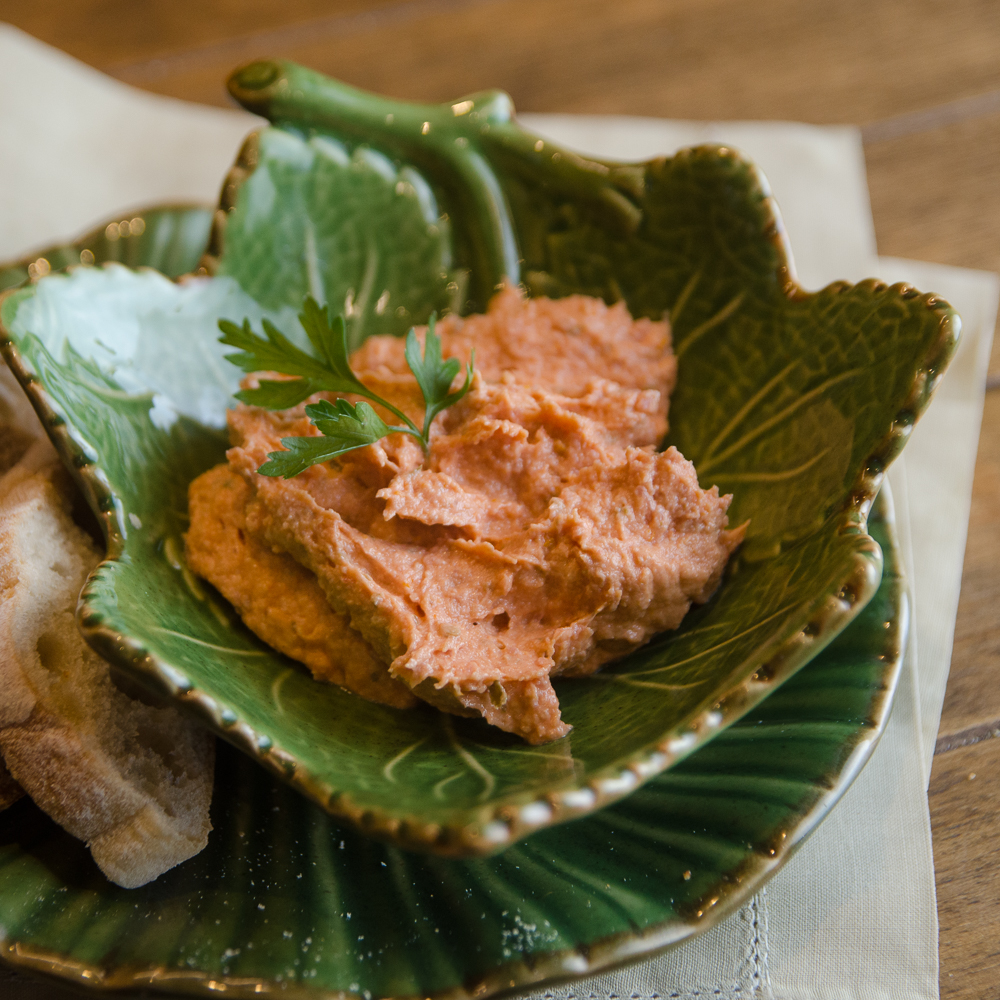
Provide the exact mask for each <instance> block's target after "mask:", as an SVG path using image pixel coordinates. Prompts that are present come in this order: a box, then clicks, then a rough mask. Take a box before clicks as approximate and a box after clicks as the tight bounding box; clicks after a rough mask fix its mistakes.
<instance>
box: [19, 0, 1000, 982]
mask: <svg viewBox="0 0 1000 1000" xmlns="http://www.w3.org/2000/svg"><path fill="white" fill-rule="evenodd" d="M0 16H2V17H4V18H5V19H6V20H8V21H10V22H12V23H13V24H15V25H17V26H19V27H21V28H23V29H24V30H25V31H28V32H30V33H31V34H33V35H35V36H36V37H38V38H40V39H42V40H44V41H46V42H49V43H51V44H52V45H55V46H58V47H59V48H61V49H64V50H65V51H67V52H69V53H70V54H72V55H74V56H76V57H78V58H79V59H82V60H84V61H85V62H88V63H90V64H91V65H93V66H95V67H97V68H98V69H101V70H103V71H104V72H106V73H109V74H111V75H112V76H116V77H118V78H119V79H121V80H124V81H127V82H128V83H131V84H134V85H136V86H138V87H143V88H146V89H148V90H152V91H156V92H158V93H161V94H170V95H173V96H176V97H183V98H187V99H189V100H193V101H201V102H205V103H209V104H226V103H227V98H226V94H225V91H224V89H223V83H222V81H223V80H224V79H225V77H226V75H227V73H228V71H229V70H231V69H232V68H233V67H234V66H236V65H238V64H240V63H242V62H247V61H249V60H251V59H253V58H255V57H257V56H263V55H274V56H282V57H288V58H292V59H296V60H298V61H300V62H303V63H307V64H309V65H311V66H313V67H315V68H316V69H319V70H321V71H323V72H326V73H329V74H331V75H334V76H337V77H340V78H341V79H343V80H346V81H348V82H350V83H353V84H355V85H357V86H359V87H364V88H367V89H371V90H376V91H381V92H383V93H386V94H390V95H393V96H396V97H403V98H412V99H419V100H427V101H440V100H446V99H450V98H454V97H457V96H459V95H461V94H465V93H469V92H472V91H476V90H481V89H484V88H487V87H502V88H504V89H505V90H507V91H508V92H509V93H510V94H511V95H512V96H513V98H514V102H515V104H516V106H517V107H518V108H519V109H520V110H522V111H567V112H590V113H607V114H615V113H617V114H638V115H655V116H661V117H667V118H692V119H720V118H721V119H734V118H756V119H795V120H800V121H806V122H815V123H820V124H831V123H849V124H858V125H860V126H861V127H862V129H863V135H864V140H865V155H866V158H867V163H868V175H869V182H870V186H871V199H872V209H873V211H874V215H875V227H876V232H877V236H878V245H879V251H880V252H881V253H883V254H888V255H895V256H901V257H911V258H917V259H921V260H929V261H938V262H942V263H947V264H955V265H960V266H963V267H976V268H986V269H989V270H993V271H1000V167H998V164H1000V3H998V2H997V0H948V2H944V0H911V2H909V3H906V2H904V0H875V2H874V3H873V2H871V0H835V2H830V0H756V2H754V3H748V2H747V0H673V2H667V0H614V2H608V0H381V2H380V0H280V2H279V0H217V2H215V3H207V2H205V0H144V2H143V3H142V4H141V5H139V4H135V3H134V2H132V0H68V2H63V3H60V4H56V3H51V2H49V3H46V2H44V0H41V2H40V0H5V2H4V4H3V10H2V14H0ZM991 376H992V378H991V385H993V384H995V385H996V387H997V389H1000V346H998V347H997V348H995V349H994V354H993V360H992V363H991ZM998 609H1000V391H992V392H990V393H988V394H987V399H986V412H985V415H984V418H983V431H982V437H981V440H980V444H979V456H978V463H977V466H976V480H975V490H974V494H973V502H972V517H971V520H970V524H969V544H968V549H967V551H966V559H965V573H964V576H963V580H962V597H961V604H960V606H959V612H958V623H957V627H956V633H955V652H954V657H953V661H952V671H951V679H950V681H949V684H948V693H947V697H946V699H945V704H944V714H943V717H942V720H941V731H940V736H939V738H938V744H937V755H936V757H935V762H934V771H933V776H932V779H931V789H930V805H931V815H932V822H933V830H934V857H935V863H936V867H937V890H938V908H939V914H940V922H941V992H942V995H943V996H945V997H949V998H952V997H953V998H959V997H961V998H966V997H967V998H969V1000H973V998H975V1000H989V998H1000V907H998V906H997V905H996V901H997V897H998V896H1000V852H998V851H997V850H996V837H997V833H998V832H1000V739H997V738H995V737H1000V671H998V665H1000V620H998V618H997V611H998ZM44 995H48V994H39V996H40V997H41V996H44Z"/></svg>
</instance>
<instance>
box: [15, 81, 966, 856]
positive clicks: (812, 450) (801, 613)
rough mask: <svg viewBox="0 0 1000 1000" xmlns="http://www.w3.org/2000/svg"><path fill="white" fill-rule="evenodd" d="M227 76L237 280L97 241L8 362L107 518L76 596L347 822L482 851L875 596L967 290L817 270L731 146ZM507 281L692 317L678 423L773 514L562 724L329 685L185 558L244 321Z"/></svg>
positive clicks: (26, 301) (800, 657)
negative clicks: (674, 150) (529, 722)
mask: <svg viewBox="0 0 1000 1000" xmlns="http://www.w3.org/2000/svg"><path fill="white" fill-rule="evenodd" d="M230 87H231V90H232V91H233V93H234V94H235V96H236V97H237V98H238V99H239V100H241V101H242V102H243V103H244V104H245V105H246V106H247V107H249V108H251V109H252V110H254V111H257V112H260V113H262V114H264V115H266V116H267V117H269V118H270V119H271V121H272V122H273V123H274V124H273V125H272V126H271V127H270V128H267V129H264V130H263V131H262V132H260V133H258V134H255V135H254V136H252V137H251V138H250V140H249V141H248V142H247V144H246V145H245V147H244V149H243V151H242V153H241V154H240V157H239V160H238V162H237V164H236V166H235V167H234V169H233V171H232V172H231V173H230V175H229V177H228V179H227V181H226V183H225V186H224V188H223V195H222V202H221V207H220V209H219V210H218V211H217V212H216V215H215V223H214V227H213V233H212V237H211V241H210V246H209V252H208V254H207V255H206V256H205V258H204V261H203V266H204V270H205V271H206V272H208V273H210V274H211V275H212V276H211V277H203V278H200V279H198V278H195V279H192V280H189V281H186V282H182V283H180V284H175V283H172V282H170V281H168V280H166V279H165V278H164V277H163V276H162V275H160V274H158V273H156V272H153V271H142V270H139V271H133V270H130V269H127V268H125V267H121V266H110V267H106V268H78V269H76V270H75V271H72V272H71V273H69V274H68V275H58V276H55V275H54V276H50V277H47V278H42V279H41V280H38V281H37V282H35V283H33V284H31V285H30V286H28V287H25V288H22V289H19V290H15V291H12V292H10V293H8V294H7V296H6V297H5V298H4V300H3V301H2V303H0V323H2V326H0V335H2V337H3V338H4V351H5V355H6V357H7V359H8V362H9V363H10V364H11V367H12V368H14V370H15V371H16V372H17V373H18V375H19V377H20V378H21V379H22V381H23V382H24V384H25V386H26V388H27V390H28V392H29V393H30V394H31V396H32V398H33V400H34V401H35V403H36V406H37V407H38V409H39V411H40V412H41V413H42V415H43V417H44V418H45V419H46V421H47V423H48V426H49V429H50V432H51V433H52V435H53V438H54V440H55V441H56V443H57V446H58V447H59V448H60V449H61V450H62V452H63V455H64V457H65V458H66V459H67V461H68V462H69V464H70V465H71V466H72V467H73V468H74V469H76V471H77V475H78V478H79V481H80V483H81V485H82V487H83V489H84V491H85V493H86V494H87V496H88V498H89V499H90V501H91V503H92V505H93V507H94V509H95V510H96V511H98V512H99V513H100V515H101V517H102V519H103V524H104V526H105V530H106V532H107V537H108V558H107V560H106V561H105V562H104V563H102V565H101V566H100V567H99V568H98V570H97V571H96V572H95V574H94V575H93V577H92V578H91V580H90V582H89V583H88V586H87V587H86V589H85V591H84V593H83V595H82V597H81V607H80V621H81V624H82V626H83V628H84V630H85V631H86V633H87V635H88V638H89V639H90V641H91V642H92V643H93V644H94V645H95V646H96V647H97V648H98V649H99V650H100V651H101V652H102V653H104V655H105V656H107V657H108V658H109V659H111V660H112V661H113V662H115V663H117V664H118V665H119V666H120V667H121V668H122V669H124V670H125V671H127V672H129V673H130V674H131V675H132V676H133V677H135V678H137V679H139V680H141V681H143V682H144V683H146V684H147V685H149V686H151V687H153V688H155V689H157V690H159V691H160V692H161V693H165V694H167V695H169V696H170V697H173V698H175V699H176V700H177V701H179V702H180V703H182V704H184V705H186V706H188V707H189V708H190V709H191V710H193V711H195V712H197V713H199V714H200V715H201V716H202V718H204V719H205V720H206V721H207V722H208V723H209V724H210V725H211V726H213V727H214V728H215V729H216V730H217V731H218V732H219V733H220V734H221V735H223V736H224V737H225V738H226V739H228V740H230V741H231V742H233V743H235V744H236V745H237V746H240V747H241V748H243V749H244V750H246V751H248V752H249V753H251V754H252V755H253V756H255V757H256V758H257V759H258V760H259V761H261V762H262V763H263V764H264V765H266V766H267V767H269V768H271V769H272V770H273V771H274V772H275V773H277V774H279V775H280V776H281V777H283V778H285V779H286V780H288V781H290V782H291V783H292V784H294V785H295V786H296V787H298V788H299V789H300V790H301V791H303V792H305V793H306V794H307V795H308V796H310V797H311V798H313V799H314V800H315V801H317V802H318V803H319V804H321V805H322V806H324V807H325V808H326V809H327V810H329V811H330V812H331V813H333V814H334V815H335V816H339V817H342V818H344V819H347V820H349V821H351V822H353V823H355V824H357V825H358V826H359V827H360V828H361V829H362V830H364V831H366V832H369V833H372V834H375V835H378V836H380V837H383V838H386V839H390V840H392V841H394V842H396V843H398V844H402V845H404V846H408V847H420V848H428V849H431V850H433V851H436V852H439V853H450V854H456V855H462V854H483V853H489V852H491V851H495V850H497V849H499V848H500V847H502V846H504V845H506V844H509V843H510V842H511V841H512V840H514V839H516V838H518V837H520V836H523V835H525V834H527V833H531V832H533V831H536V830H539V829H540V828H542V827H545V826H548V825H551V824H553V823H557V822H560V821H563V820H566V819H572V818H574V817H578V816H581V815H583V814H585V813H588V812H590V811H592V810H594V809H596V808H599V807H601V806H603V805H605V804H607V803H609V802H612V801H614V800H615V799H618V798H620V797H622V796H623V795H626V794H628V793H630V792H632V791H634V790H635V789H636V788H637V787H638V786H639V785H641V784H642V783H643V782H645V781H647V780H648V779H650V778H652V777H653V776H655V775H657V774H659V773H660V772H662V771H664V770H665V769H667V768H668V767H671V766H672V765H673V764H675V763H677V762H678V761H679V760H681V759H682V758H683V757H684V756H686V755H687V754H688V753H690V752H691V751H692V750H694V749H695V748H697V747H698V746H700V745H701V744H702V743H704V742H705V741H706V740H708V739H709V738H711V737H712V736H714V735H716V734H717V733H719V732H720V731H721V730H722V729H724V728H725V727H726V726H727V725H729V724H730V723H732V722H733V721H734V720H736V719H738V718H739V717H740V716H742V715H743V714H744V713H745V712H747V711H748V710H749V709H750V708H752V707H753V706H754V705H755V704H756V703H757V702H759V701H760V700H761V699H762V698H763V697H765V696H766V695H767V694H769V693H771V692H772V691H774V689H775V688H776V687H777V686H778V685H779V684H781V683H782V682H784V681H785V680H786V679H787V678H788V677H789V676H791V674H793V673H794V672H795V671H796V670H798V669H799V668H800V667H801V666H802V665H803V664H805V663H806V662H807V661H808V660H809V659H810V658H812V657H814V656H815V655H816V654H817V653H818V652H819V651H820V650H821V649H822V648H823V647H824V646H825V645H826V644H827V643H829V642H830V641H831V640H832V639H833V638H834V636H835V635H836V634H837V633H838V632H839V631H840V630H841V629H842V628H843V627H844V626H845V625H846V624H847V623H848V622H849V621H850V620H851V619H852V618H853V617H854V616H855V615H856V614H857V613H858V612H859V611H860V609H861V608H862V607H863V606H864V605H865V603H866V602H867V601H868V600H869V598H870V597H871V595H872V594H873V593H874V591H875V588H876V587H877V585H878V581H879V574H880V572H881V553H880V550H879V547H878V545H877V544H876V543H875V541H874V540H873V539H872V538H871V537H870V536H869V534H868V533H867V532H866V519H867V515H868V511H869V507H870V505H871V502H872V500H873V497H874V496H875V493H876V491H877V488H878V485H879V483H880V481H881V478H882V473H883V470H884V468H885V466H886V465H887V463H888V462H889V461H890V460H891V459H892V458H893V456H894V455H895V454H896V452H897V451H898V450H899V448H900V447H902V444H903V442H904V441H905V438H906V435H907V434H908V432H909V430H910V428H911V427H912V425H913V422H914V420H915V419H916V418H917V416H918V415H919V413H920V412H921V410H922V409H923V407H924V406H925V405H926V403H927V401H928V399H929V396H930V393H931V392H932V390H933V386H934V384H935V382H936V380H937V378H938V376H939V375H940V373H941V372H942V370H943V368H944V366H945V365H946V363H947V361H948V358H949V357H950V354H951V352H952V350H953V348H954V345H955V340H956V336H957V331H958V320H957V317H956V315H955V314H954V312H953V311H952V310H951V309H950V308H949V307H948V306H947V304H946V303H943V302H941V301H940V300H939V299H937V298H935V297H934V296H931V295H921V294H919V293H918V292H917V291H916V290H914V289H912V288H909V287H907V286H903V285H898V286H894V287H892V288H888V287H886V286H885V285H884V284H880V283H879V282H877V281H866V282H863V283H861V284H859V285H855V286H850V285H847V284H835V285H831V286H829V287H828V288H826V289H824V290H823V291H821V292H818V293H816V294H806V293H805V292H803V291H802V290H801V289H800V288H799V287H798V286H797V285H796V284H795V281H794V277H793V274H792V268H791V263H790V258H789V254H788V249H787V247H786V244H785V241H784V237H783V234H782V230H781V224H780V220H779V217H778V213H777V209H776V207H775V205H774V203H773V201H772V200H771V198H770V197H769V195H768V192H767V187H766V183H765V182H764V180H763V178H762V177H761V176H760V175H759V174H758V173H757V171H756V170H755V168H754V167H753V166H752V164H750V163H748V162H747V161H746V160H745V159H743V158H742V157H741V156H740V155H739V154H737V153H736V152H734V151H732V150H730V149H727V148H724V147H701V148H697V149H693V150H687V151H684V152H681V153H679V154H677V155H676V156H674V157H672V158H669V159H661V160H654V161H650V162H648V163H644V164H638V165H620V164H610V163H601V162H597V161H594V160H587V159H584V158H581V157H579V156H577V155H575V154H571V153H569V152H567V151H565V150H560V149H558V148H556V147H553V146H551V145H550V144H548V143H546V142H545V141H543V140H542V139H539V138H537V137H536V136H534V135H531V134H529V133H527V132H526V131H525V130H523V129H522V128H521V127H520V126H519V125H518V124H517V123H516V122H514V121H513V120H512V117H511V108H510V104H509V101H508V100H507V98H506V96H505V95H502V94H498V93H489V94H482V95H474V96H472V97H469V98H467V99H465V100H462V101H458V102H455V103H454V104H450V105H442V106H421V105H413V104H404V103H401V102H391V101H386V100H384V99H381V98H377V97H373V96H371V95H367V94H363V93H360V92H358V91H354V90H352V89H350V88H347V87H345V86H343V85H341V84H338V83H336V82H334V81H331V80H328V79H326V78H324V77H322V76H319V75H318V74H315V73H312V72H310V71H308V70H305V69H303V68H301V67H298V66H295V65H293V64H288V63H281V64H278V63H271V62H268V63H257V64H253V65H252V66H250V67H248V68H246V69H244V70H242V71H241V72H239V73H237V74H236V75H235V76H234V78H233V80H232V81H231V83H230ZM108 232H110V230H109V231H108ZM112 235H113V234H112ZM121 238H122V239H124V238H125V237H124V236H123V237H121ZM128 238H129V239H130V238H132V237H131V236H129V237H128ZM143 238H146V236H145V235H144V236H143ZM501 281H512V282H522V283H523V284H524V285H525V286H526V287H527V289H528V291H529V292H530V293H531V294H546V295H552V296H559V295H564V294H568V293H570V292H584V293H587V294H591V295H599V296H603V297H604V298H605V299H608V300H614V299H619V298H624V299H625V301H626V302H627V304H628V305H629V308H630V309H631V311H632V313H633V314H634V315H637V316H639V315H642V316H652V317H656V318H658V317H660V316H662V315H664V314H668V315H669V316H670V319H671V323H672V327H673V336H674V344H675V349H676V352H677V355H678V358H679V364H680V374H679V382H678V387H677V390H676V392H675V394H674V397H673V401H672V404H671V424H672V426H671V430H670V434H669V443H672V444H675V445H677V447H678V448H679V449H680V450H681V451H682V452H683V453H684V454H685V455H687V456H688V457H689V458H690V459H692V460H693V461H694V463H695V465H696V466H697V468H698V470H699V476H700V478H701V480H702V485H704V486H709V485H712V484H717V485H718V486H719V487H720V488H721V489H722V490H723V491H724V492H732V493H733V494H734V497H735V499H734V501H733V505H732V508H731V518H732V520H733V523H739V522H741V521H743V520H745V519H747V518H749V519H750V530H749V533H748V535H747V541H746V543H745V544H744V546H743V548H742V549H741V550H740V552H739V554H738V556H737V557H736V559H735V560H734V561H733V562H732V564H731V566H730V569H729V572H728V575H727V578H726V580H725V581H724V584H723V586H722V587H721V588H720V590H719V592H718V594H717V595H716V597H715V598H714V599H713V600H712V601H711V602H710V603H709V604H708V605H706V606H704V607H703V608H700V609H698V610H697V611H695V612H694V613H692V614H691V615H689V617H688V618H687V619H686V621H685V623H684V625H683V626H682V628H680V629H679V630H678V631H677V632H675V633H672V634H669V635H664V636H661V637H660V638H659V639H658V640H656V641H654V642H653V643H651V644H650V645H649V646H648V647H646V648H644V649H642V650H640V651H638V652H637V653H634V654H632V655H631V656H629V657H627V658H625V659H623V660H621V661H619V662H618V663H616V664H614V665H613V666H610V667H608V668H606V669H605V670H603V671H602V672H601V673H600V674H598V675H596V676H595V677H593V678H589V679H586V680H577V681H571V680H564V681H561V682H558V683H557V691H558V694H559V698H560V702H561V704H562V706H563V717H564V719H565V720H566V721H567V722H569V723H571V724H572V725H573V727H574V728H573V731H572V733H571V734H570V736H568V737H566V738H564V739H563V740H560V741H557V742H555V743H552V744H548V745H546V746H542V747H528V746H526V745H524V744H522V743H520V742H519V741H517V740H516V739H514V738H512V737H508V736H506V735H505V734H502V733H498V732H495V731H492V730H490V729H489V728H488V727H486V726H485V725H483V724H481V723H477V722H470V721H468V720H455V719H453V718H452V717H449V716H445V715H439V714H436V713H434V712H432V711H431V710H427V711H423V710H415V711H409V712H402V711H397V710H393V709H390V708H386V707H384V706H379V705H374V704H370V703H368V702H364V701H362V700H360V699H358V698H356V697H354V696H352V695H350V694H348V693H346V692H343V691H341V690H340V689H338V688H335V687H331V686H323V685H319V684H317V683H315V682H314V681H312V680H311V679H310V678H309V677H308V676H307V674H306V672H305V671H304V670H303V669H300V668H298V667H297V666H296V665H294V664H291V663H290V662H289V661H287V660H285V659H283V658H282V657H280V656H278V655H276V654H274V653H273V652H272V651H270V650H268V649H267V648H266V647H264V646H262V645H261V644H260V643H259V642H258V641H257V640H256V639H255V638H254V637H253V636H252V635H250V634H249V633H248V632H247V631H246V630H245V629H244V628H243V627H242V626H241V624H240V623H239V622H238V620H237V619H236V618H235V616H234V615H233V613H232V611H231V609H229V608H228V607H227V606H226V605H225V602H223V601H222V600H221V599H220V598H219V597H218V596H217V595H215V594H214V593H213V592H212V591H211V589H210V588H208V587H206V586H205V585H204V584H202V583H200V582H199V581H197V580H196V579H195V578H194V577H193V576H192V575H191V573H190V572H189V571H188V570H187V568H186V567H185V566H184V564H183V559H182V548H183V547H182V542H181V537H182V533H183V531H184V530H185V510H186V490H187V485H188V483H189V482H190V480H191V479H192V478H193V477H194V476H196V475H197V474H199V473H200V472H201V471H203V470H204V469H206V468H208V467H210V466H211V465H213V464H215V463H216V462H218V461H220V460H221V459H222V455H223V450H224V447H225V439H224V435H223V433H222V431H221V428H222V425H223V419H224V411H225V407H226V405H227V403H228V402H229V398H230V394H231V392H232V391H233V389H234V388H235V384H236V378H237V375H238V372H237V371H236V369H235V368H233V367H232V366H230V365H227V364H226V363H225V362H224V361H223V360H222V354H223V353H224V352H225V350H226V349H225V348H222V347H221V346H220V345H219V344H218V343H217V341H216V337H217V333H216V327H215V324H216V321H217V319H218V318H219V317H221V316H226V317H229V318H233V319H236V320H240V319H242V318H243V317H244V316H249V317H250V318H251V319H252V320H253V321H254V322H255V323H258V322H259V320H260V318H261V317H262V316H270V317H271V318H272V319H273V320H274V321H275V322H276V323H277V324H278V325H279V326H281V327H283V328H284V329H285V330H286V331H287V332H289V333H290V335H295V330H296V321H295V319H294V314H295V311H296V309H297V307H298V305H299V303H300V302H301V300H302V296H303V294H304V293H306V292H311V293H312V294H314V295H316V296H317V297H318V298H321V299H325V300H326V301H328V302H330V303H332V304H333V305H334V306H335V307H338V306H340V305H341V304H343V306H344V308H345V311H346V312H347V314H348V317H349V325H350V335H351V337H352V338H353V341H354V343H360V342H361V340H363V339H364V337H365V336H367V335H369V334H371V333H376V332H377V333H396V334H399V333H403V332H405V330H406V329H407V328H408V327H409V326H410V325H411V324H412V323H414V322H421V321H423V320H425V319H426V318H427V316H428V315H429V313H430V312H431V311H432V310H434V309H437V310H442V309H446V308H452V309H459V310H465V311H468V310H471V309H481V308H483V307H484V306H485V304H486V301H487V299H488V297H489V295H490V294H491V292H492V290H493V289H494V288H495V287H496V286H497V285H498V283H499V282H501Z"/></svg>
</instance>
